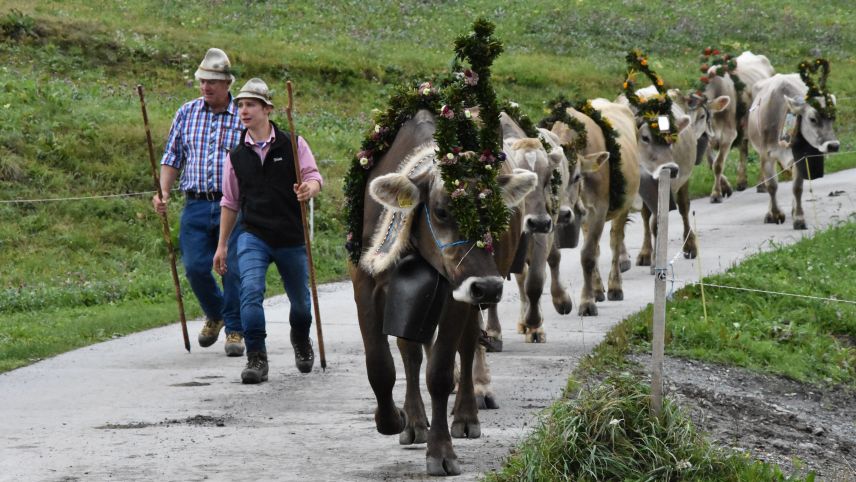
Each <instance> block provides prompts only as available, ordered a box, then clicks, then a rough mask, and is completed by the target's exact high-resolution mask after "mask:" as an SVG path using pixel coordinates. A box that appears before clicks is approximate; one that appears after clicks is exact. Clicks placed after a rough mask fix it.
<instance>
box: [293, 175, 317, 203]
mask: <svg viewBox="0 0 856 482" xmlns="http://www.w3.org/2000/svg"><path fill="white" fill-rule="evenodd" d="M294 192H295V193H296V194H297V200H298V201H300V202H303V201H308V200H310V199H312V198H314V197H315V196H317V195H318V193H319V192H321V184H320V183H319V182H318V181H316V180H314V179H313V180H311V181H306V182H304V183H303V184H295V185H294Z"/></svg>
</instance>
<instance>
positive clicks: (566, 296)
mask: <svg viewBox="0 0 856 482" xmlns="http://www.w3.org/2000/svg"><path fill="white" fill-rule="evenodd" d="M561 261H562V252H561V250H560V249H559V243H558V242H556V241H555V240H554V241H553V243H551V245H550V256H548V257H547V264H548V265H550V296H551V297H552V298H553V308H556V312H557V313H559V314H560V315H567V314H568V313H570V312H571V309H573V307H574V302H573V300H572V299H571V294H570V293H568V290H567V288H565V286H564V285H562V281H561V280H560V279H559V265H560V264H561Z"/></svg>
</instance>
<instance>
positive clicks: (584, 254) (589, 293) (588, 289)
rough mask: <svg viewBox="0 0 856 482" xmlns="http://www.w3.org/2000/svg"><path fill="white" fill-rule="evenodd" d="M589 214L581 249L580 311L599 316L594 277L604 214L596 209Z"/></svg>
mask: <svg viewBox="0 0 856 482" xmlns="http://www.w3.org/2000/svg"><path fill="white" fill-rule="evenodd" d="M588 214H589V215H590V216H591V217H590V218H589V219H587V220H586V230H585V236H584V237H583V247H582V249H581V250H580V265H582V269H583V289H582V292H581V293H580V307H579V310H578V313H579V315H580V316H597V306H595V301H596V300H595V286H594V283H595V279H594V277H595V276H596V274H597V273H596V270H597V256H598V252H599V249H598V243H600V236H601V234H603V224H604V215H603V213H601V212H595V210H594V209H590V210H589V212H588ZM598 278H599V276H598Z"/></svg>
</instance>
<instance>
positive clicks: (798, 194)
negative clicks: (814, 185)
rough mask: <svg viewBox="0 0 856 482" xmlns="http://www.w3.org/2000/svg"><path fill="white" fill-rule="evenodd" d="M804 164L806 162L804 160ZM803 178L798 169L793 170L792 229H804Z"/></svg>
mask: <svg viewBox="0 0 856 482" xmlns="http://www.w3.org/2000/svg"><path fill="white" fill-rule="evenodd" d="M805 162H808V160H806V161H805ZM802 194H803V177H802V174H800V171H799V169H796V168H794V204H793V209H792V210H791V217H793V219H794V229H806V225H805V213H803V207H802Z"/></svg>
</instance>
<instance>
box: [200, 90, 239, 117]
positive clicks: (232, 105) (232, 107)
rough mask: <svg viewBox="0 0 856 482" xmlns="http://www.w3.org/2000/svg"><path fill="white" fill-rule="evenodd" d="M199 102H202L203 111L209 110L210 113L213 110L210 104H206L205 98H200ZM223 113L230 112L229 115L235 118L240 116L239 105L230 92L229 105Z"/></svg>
mask: <svg viewBox="0 0 856 482" xmlns="http://www.w3.org/2000/svg"><path fill="white" fill-rule="evenodd" d="M199 100H201V101H202V108H203V109H205V110H209V111H210V110H211V106H210V105H209V104H208V102H205V97H204V96H200V97H199ZM212 112H213V111H212ZM223 112H228V113H229V115H234V116H237V115H238V103H237V102H235V99H234V98H232V92H229V103H228V104H226V110H225V111H223Z"/></svg>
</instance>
